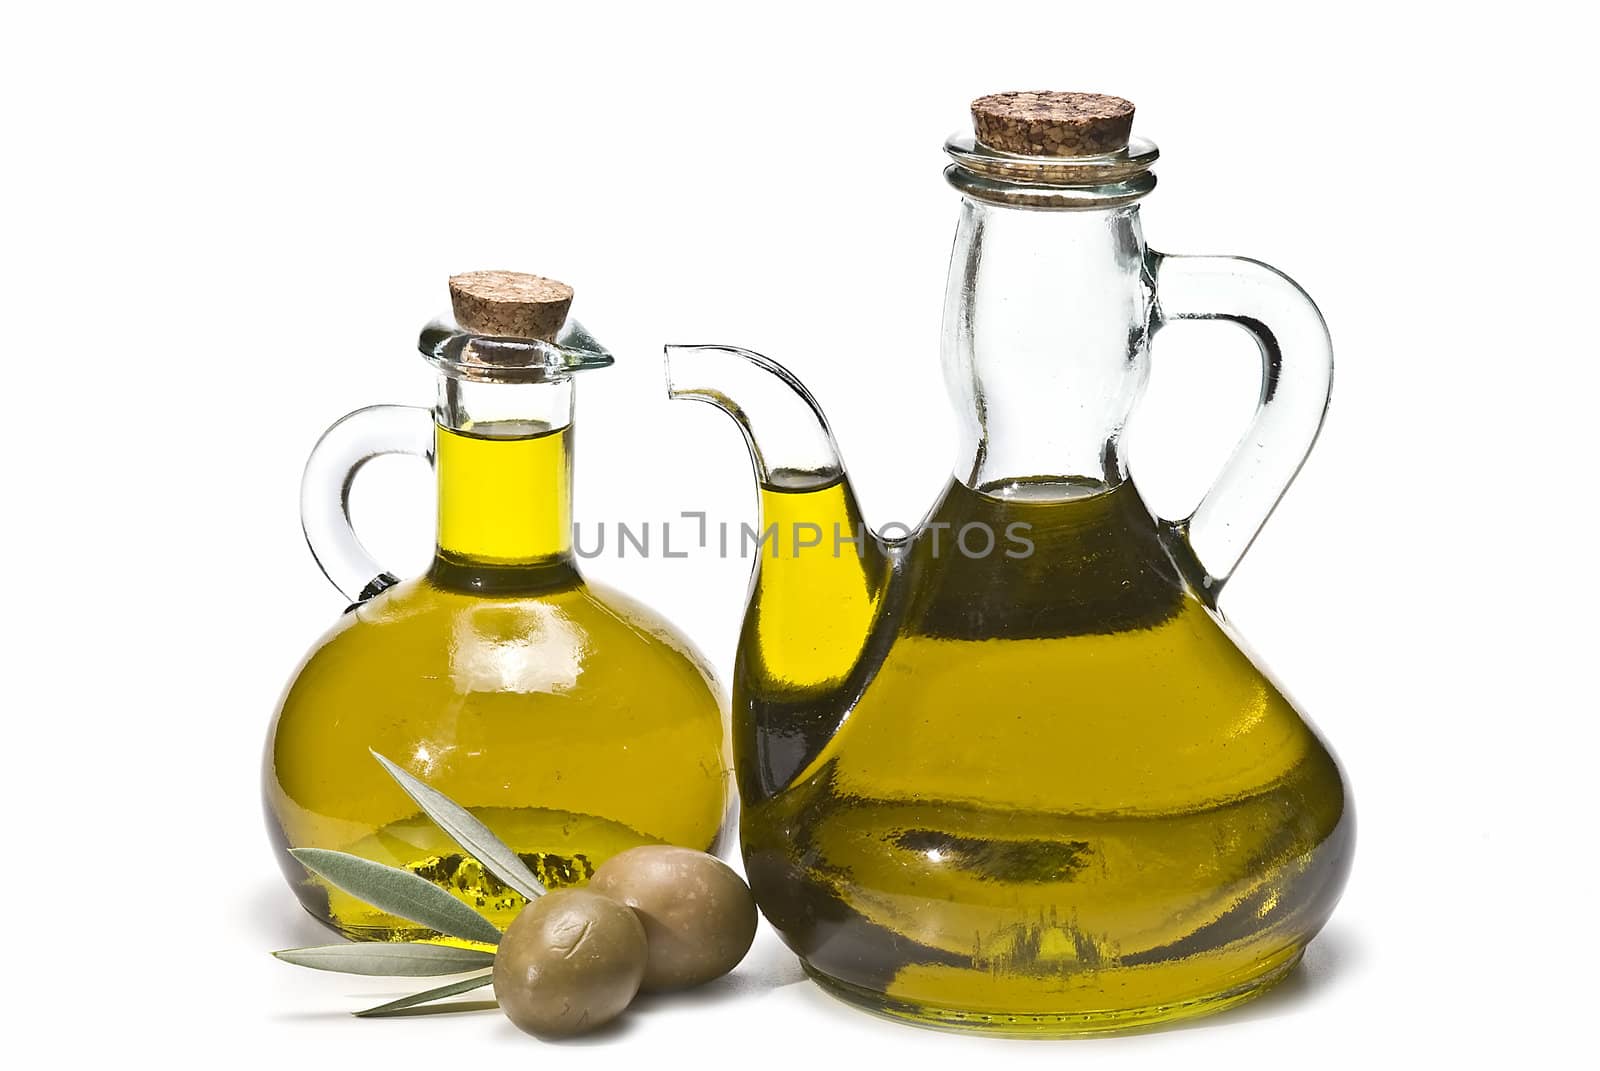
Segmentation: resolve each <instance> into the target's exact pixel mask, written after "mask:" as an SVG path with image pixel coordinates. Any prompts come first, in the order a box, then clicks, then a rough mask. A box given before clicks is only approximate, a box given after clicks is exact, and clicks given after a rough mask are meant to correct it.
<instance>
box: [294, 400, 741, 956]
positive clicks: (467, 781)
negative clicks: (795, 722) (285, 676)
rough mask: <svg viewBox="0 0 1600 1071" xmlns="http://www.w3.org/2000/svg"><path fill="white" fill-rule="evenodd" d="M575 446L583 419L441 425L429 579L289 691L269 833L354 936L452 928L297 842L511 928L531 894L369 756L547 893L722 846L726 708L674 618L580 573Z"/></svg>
mask: <svg viewBox="0 0 1600 1071" xmlns="http://www.w3.org/2000/svg"><path fill="white" fill-rule="evenodd" d="M570 447H571V429H570V427H569V426H568V427H561V428H558V429H550V428H548V427H543V426H538V425H534V424H530V423H513V422H494V423H490V424H476V425H475V424H468V425H467V426H465V427H463V428H449V427H445V426H442V425H441V426H439V427H438V428H437V429H436V441H435V454H436V467H437V471H438V479H439V520H438V550H437V554H436V557H435V561H434V563H433V566H432V567H431V568H430V570H429V571H428V573H427V574H426V575H424V576H422V577H418V578H416V579H413V580H409V581H405V582H403V583H399V584H397V585H395V586H393V587H390V588H389V589H387V590H385V591H383V592H382V593H381V594H379V595H377V596H376V597H374V598H371V599H369V600H367V601H366V602H363V603H360V604H359V605H357V606H355V607H353V608H351V610H350V611H349V612H348V613H346V614H345V615H344V616H343V617H341V618H340V620H339V621H338V623H337V624H335V626H334V627H333V629H332V630H330V631H329V632H328V633H327V635H325V636H324V637H323V638H322V640H321V641H320V642H319V643H318V644H317V646H316V647H315V648H313V650H312V651H311V653H310V655H309V656H308V657H307V659H306V661H305V663H304V664H303V665H302V667H301V669H300V671H299V672H298V674H297V675H296V677H295V679H294V681H293V682H292V683H291V685H290V687H289V689H288V691H287V692H286V694H285V695H284V697H283V700H282V703H281V705H280V708H279V712H278V717H277V720H276V723H275V726H274V730H273V735H272V737H271V742H270V744H269V748H268V752H267V756H266V771H265V774H266V776H265V793H266V803H267V807H268V812H269V815H270V816H271V821H270V823H269V824H270V826H271V829H272V832H273V835H274V839H275V841H276V843H277V846H278V848H279V849H280V862H281V864H282V865H283V868H284V872H285V874H286V875H287V876H288V877H289V879H290V882H291V883H292V884H293V885H294V887H295V889H296V891H297V893H298V894H299V896H300V898H301V901H302V903H303V904H304V905H305V906H306V908H307V909H308V910H310V911H311V913H312V914H314V915H316V916H317V917H318V918H321V919H323V920H324V921H326V922H328V923H329V924H331V925H333V926H334V927H336V928H337V929H339V930H340V931H342V932H344V933H345V934H347V935H349V936H352V937H356V938H361V939H368V940H413V939H417V938H419V937H420V938H424V939H429V938H432V937H435V936H436V935H433V934H431V933H430V932H429V931H426V930H422V929H420V928H418V927H417V926H415V925H413V924H411V923H408V922H405V921H404V920H401V919H397V918H394V917H393V916H389V915H385V914H383V913H381V912H377V911H374V910H373V909H372V908H370V907H368V906H366V905H365V904H363V903H361V902H359V901H358V900H356V899H355V898H353V897H350V896H348V895H346V894H344V893H342V892H340V891H339V890H337V889H334V888H331V887H330V886H328V885H327V884H326V883H324V882H322V881H321V879H318V878H314V877H312V876H309V875H308V874H307V873H306V872H305V871H304V869H303V868H302V867H300V866H299V864H298V863H296V862H294V860H293V859H292V858H291V857H289V856H288V855H287V853H286V852H285V851H284V849H286V848H288V847H320V848H330V849H334V850H340V851H347V852H352V853H355V854H357V855H361V856H363V857H365V858H369V859H373V860H376V861H378V862H382V863H385V864H388V865H390V866H396V867H400V868H403V869H407V870H411V871H412V872H414V873H417V874H420V875H422V876H423V877H426V878H428V879H429V880H431V881H434V882H436V883H437V884H439V885H440V886H441V887H443V888H445V889H447V890H449V891H450V892H452V893H454V894H455V895H456V896H458V897H459V898H461V899H462V900H464V901H465V902H467V903H468V904H470V905H471V906H473V907H474V908H476V909H478V910H480V911H482V912H483V913H484V914H486V915H487V916H488V917H489V918H490V919H491V920H492V921H495V922H496V923H498V924H499V925H502V926H504V925H505V924H507V923H508V922H509V921H510V919H511V918H512V917H514V916H515V914H516V913H517V911H518V910H520V908H521V906H522V903H523V901H522V899H521V897H520V896H518V895H517V894H516V893H514V892H512V891H511V890H509V889H507V888H505V887H504V886H503V885H501V884H500V883H499V882H498V881H496V880H495V879H494V878H493V877H492V876H491V875H488V874H485V873H483V872H482V870H481V868H479V867H478V865H477V864H476V863H475V862H473V861H472V860H471V859H468V858H464V857H463V856H462V854H461V853H460V850H459V849H458V848H457V847H455V845H453V844H452V843H451V842H450V841H449V839H448V838H446V837H444V835H443V834H442V833H440V832H439V831H438V830H437V829H435V828H434V827H433V825H432V823H431V822H429V821H428V820H427V819H426V818H424V817H423V816H421V815H420V814H419V813H418V812H417V808H416V805H415V804H414V803H413V802H412V801H411V800H410V799H409V798H408V797H407V796H406V795H405V794H404V793H403V792H402V791H401V790H400V789H399V787H398V786H397V785H395V784H394V783H393V782H392V781H391V780H390V779H389V777H388V775H387V774H386V773H385V772H384V771H383V769H382V768H381V767H380V766H379V765H378V763H377V762H376V761H375V760H374V759H373V757H372V755H371V754H370V752H369V749H371V751H376V752H378V753H380V754H382V755H384V756H386V757H388V758H390V759H393V760H394V761H396V762H398V763H400V764H401V765H403V766H405V767H406V768H407V769H408V770H409V771H410V772H411V773H413V774H414V775H416V776H417V777H420V778H421V779H422V780H424V781H426V782H427V783H428V784H430V785H432V786H433V787H434V788H436V789H438V790H439V791H441V792H443V793H445V794H446V795H447V796H449V797H451V798H452V799H454V800H456V801H457V802H458V803H460V804H462V805H463V806H465V807H466V808H468V810H470V811H472V812H473V813H474V814H475V815H477V817H478V818H479V819H480V820H482V821H483V822H484V823H485V824H486V825H487V826H488V827H489V828H490V829H491V830H492V831H494V833H495V834H496V835H497V836H499V837H500V838H501V839H502V840H503V841H505V842H506V843H507V844H508V845H509V846H510V847H511V848H512V849H513V850H515V851H516V852H518V853H519V854H520V855H521V856H522V857H523V859H524V860H525V861H527V862H528V863H529V865H530V867H532V869H533V870H534V872H535V873H536V874H538V875H539V877H540V878H541V879H542V880H544V881H545V882H546V884H547V885H550V886H552V887H559V886H564V885H572V884H580V883H582V882H584V881H586V880H587V878H588V877H589V875H590V874H592V873H593V871H594V868H595V867H596V866H598V865H599V864H600V863H602V862H604V861H605V860H606V859H608V858H610V857H611V856H613V855H615V854H617V853H618V852H621V851H624V850H626V849H627V848H631V847H635V846H637V845H640V844H658V843H668V844H677V845H683V846H686V847H693V848H697V849H701V850H709V849H713V848H714V847H715V846H716V844H717V841H718V837H719V833H720V831H721V829H722V826H723V822H724V819H725V817H726V814H727V810H728V799H729V787H730V786H729V784H728V781H729V773H728V758H727V743H726V729H725V722H724V715H723V709H722V705H721V702H720V700H719V698H718V696H717V694H716V692H715V689H714V684H713V683H712V681H711V678H710V674H709V671H708V669H707V668H706V666H705V665H704V664H703V662H702V661H701V659H700V658H699V656H698V655H697V654H696V653H695V652H694V651H693V650H692V649H691V648H689V647H688V645H687V644H686V643H684V642H682V641H681V640H678V639H676V638H675V636H674V634H673V633H672V632H671V630H670V628H669V626H668V625H667V624H666V623H665V622H664V621H662V620H661V619H660V618H658V617H657V616H656V615H654V614H653V613H651V612H650V611H649V610H647V609H646V608H644V607H642V606H640V605H638V604H637V603H634V602H632V601H631V600H629V599H627V598H625V597H623V596H621V595H619V594H617V593H615V592H611V591H608V590H605V589H602V588H600V587H598V586H596V585H592V584H590V583H588V582H586V581H585V580H584V579H583V578H582V576H581V575H580V574H579V573H578V571H577V569H576V567H575V564H574V562H573V559H572V555H571V512H570V471H571V453H570Z"/></svg>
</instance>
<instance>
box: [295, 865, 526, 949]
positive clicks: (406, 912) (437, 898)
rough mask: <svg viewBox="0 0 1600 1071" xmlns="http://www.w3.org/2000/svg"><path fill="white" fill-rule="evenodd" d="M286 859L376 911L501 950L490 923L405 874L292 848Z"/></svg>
mask: <svg viewBox="0 0 1600 1071" xmlns="http://www.w3.org/2000/svg"><path fill="white" fill-rule="evenodd" d="M289 854H290V855H292V856H294V857H295V858H296V859H298V860H299V861H300V862H301V864H302V865H304V866H305V868H306V869H307V870H309V871H311V872H312V873H314V874H317V875H320V876H321V877H323V878H326V879H327V880H328V881H330V882H332V883H333V884H334V885H337V886H338V887H339V888H341V889H343V890H344V891H345V892H347V893H349V894H350V895H351V896H356V897H359V898H361V899H362V900H364V901H365V902H367V903H369V904H371V905H372V906H373V907H375V908H377V909H378V910H379V911H387V912H389V913H390V914H391V915H399V916H400V917H401V918H403V919H410V920H411V921H412V922H417V923H421V924H422V925H424V926H427V927H429V928H430V929H434V930H438V931H439V932H440V933H443V934H449V935H450V936H451V937H460V938H463V939H465V940H468V941H482V942H484V943H485V944H499V943H500V931H499V930H497V929H495V928H494V925H493V923H491V922H490V921H489V920H488V919H486V918H484V917H483V916H482V915H480V914H478V913H477V912H476V911H474V910H472V908H470V907H468V906H467V905H466V904H463V903H462V902H461V901H460V900H457V899H456V898H455V897H453V896H451V895H450V894H449V893H447V892H445V891H444V890H443V889H441V888H439V886H437V885H435V884H433V883H432V882H430V881H427V880H425V879H423V878H419V877H417V875H415V874H412V873H410V872H409V871H405V870H397V869H395V868H394V867H392V866H384V865H383V864H382V863H374V862H372V861H371V860H370V859H363V858H361V857H360V856H358V855H350V854H348V853H346V852H330V851H327V850H325V849H322V848H290V849H289Z"/></svg>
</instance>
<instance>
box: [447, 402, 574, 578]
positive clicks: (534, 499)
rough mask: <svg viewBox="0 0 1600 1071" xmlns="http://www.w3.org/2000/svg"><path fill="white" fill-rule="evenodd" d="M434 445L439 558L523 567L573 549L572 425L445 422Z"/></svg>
mask: <svg viewBox="0 0 1600 1071" xmlns="http://www.w3.org/2000/svg"><path fill="white" fill-rule="evenodd" d="M434 452H435V466H436V470H437V473H438V479H439V548H438V553H439V557H440V559H442V560H443V561H446V562H451V563H455V564H467V563H472V564H483V565H494V566H521V565H539V564H545V563H549V562H552V561H555V560H559V559H566V558H569V557H570V556H571V553H572V427H571V425H568V426H566V427H563V428H558V429H555V430H551V429H549V428H548V427H547V426H544V425H536V424H531V423H528V422H512V421H496V422H489V423H481V424H475V425H472V426H470V427H467V428H460V429H452V428H446V427H444V426H443V425H440V426H438V427H437V428H436V429H435V434H434Z"/></svg>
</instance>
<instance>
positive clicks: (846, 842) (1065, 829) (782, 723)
mask: <svg viewBox="0 0 1600 1071" xmlns="http://www.w3.org/2000/svg"><path fill="white" fill-rule="evenodd" d="M763 505H764V506H765V508H766V510H767V518H768V519H773V518H781V519H782V520H783V522H784V523H789V524H792V523H794V522H795V521H796V520H800V521H803V522H805V523H808V524H815V525H818V526H820V527H822V528H823V529H825V530H828V531H831V530H832V526H833V525H835V524H840V525H842V526H843V527H844V530H845V531H847V532H848V531H851V530H852V529H859V528H860V524H861V522H860V518H859V515H858V513H857V511H856V509H855V506H854V503H853V499H852V498H851V497H850V494H849V489H848V486H847V485H845V484H843V483H836V484H833V485H831V486H828V487H824V488H817V489H811V490H806V491H785V490H782V489H767V490H766V491H764V493H763ZM974 525H979V526H982V528H979V527H971V526H974ZM983 528H987V529H988V530H989V531H991V532H992V533H993V545H992V548H991V549H990V550H989V552H988V553H976V552H977V551H981V550H982V549H984V548H985V547H986V546H989V542H990V541H989V538H988V537H986V536H984V535H983ZM963 530H966V531H968V533H969V537H970V538H969V539H968V540H967V541H966V544H965V548H966V549H965V550H964V549H963V546H962V544H961V543H959V542H958V535H959V533H961V532H962V531H963ZM967 551H973V552H974V553H972V554H969V553H967ZM811 553H812V557H813V560H812V561H810V562H809V563H806V564H805V565H804V567H803V568H801V567H791V568H788V569H787V572H786V570H785V566H790V565H791V563H782V565H778V566H776V567H774V563H770V562H769V563H765V564H766V565H767V566H768V568H764V569H763V570H762V572H761V574H760V575H759V577H758V580H757V583H756V587H755V591H754V593H753V599H754V600H755V601H756V603H757V604H758V606H757V609H759V608H760V606H759V604H760V603H761V602H762V600H785V596H784V592H785V590H786V589H787V588H788V587H790V586H793V585H810V586H813V587H814V588H825V589H828V590H836V591H842V592H845V593H847V594H848V598H846V599H844V600H843V601H842V602H840V601H837V600H825V599H822V598H820V597H816V596H815V595H814V594H813V595H812V596H811V597H809V598H803V599H802V598H794V599H792V600H785V601H783V602H782V605H783V610H784V612H783V615H782V618H781V627H770V628H769V627H768V626H767V621H766V620H765V614H763V613H758V612H752V614H751V616H750V618H749V619H748V620H749V621H750V622H751V624H748V625H747V629H746V633H745V635H744V637H743V640H742V643H743V649H742V651H741V658H740V664H741V669H740V673H739V676H738V678H737V679H736V681H735V719H736V725H735V746H736V751H737V757H738V760H739V763H738V764H739V768H740V778H741V790H742V793H743V797H744V805H745V806H744V814H743V841H744V852H745V860H746V868H747V871H748V873H749V876H750V879H751V883H752V886H753V888H754V890H755V892H756V894H757V898H758V900H759V902H760V903H761V905H762V908H763V910H764V911H765V913H766V914H767V915H768V917H769V918H770V919H771V921H772V922H773V923H774V925H776V927H777V928H778V929H779V931H780V932H782V933H783V934H784V936H785V938H786V940H787V941H788V942H789V943H790V944H791V945H792V946H793V947H794V948H795V950H796V951H797V952H798V953H799V954H800V955H801V956H802V958H803V959H804V961H805V963H806V966H807V968H808V970H810V971H811V973H812V974H813V975H815V976H816V977H818V979H819V980H821V981H822V982H824V984H826V985H828V986H830V987H831V988H833V989H834V990H835V991H837V992H839V993H841V994H842V995H844V996H846V997H847V998H849V999H852V1000H855V1001H857V1002H860V1003H863V1004H866V1005H868V1006H870V1007H873V1008H875V1009H876V1010H879V1011H884V1012H887V1013H889V1014H893V1015H900V1016H906V1017H910V1018H915V1019H920V1020H926V1021H935V1022H940V1023H944V1024H947V1025H960V1026H968V1027H977V1028H980V1029H991V1030H998V1031H1002V1032H1016V1033H1051V1032H1076V1031H1084V1030H1094V1029H1114V1028H1120V1027H1125V1026H1129V1025H1136V1024H1140V1023H1148V1022H1154V1021H1160V1020H1163V1019H1170V1018H1178V1017H1183V1016H1186V1015H1190V1014H1198V1013H1199V1012H1201V1011H1209V1010H1214V1009H1215V1008H1217V1007H1219V1006H1222V1005H1225V1004H1227V1003H1231V1002H1233V1001H1236V1000H1242V999H1244V998H1245V997H1247V996H1249V995H1251V994H1252V993H1253V992H1255V991H1257V990H1259V988H1260V987H1261V986H1263V985H1266V984H1270V983H1271V982H1272V981H1275V980H1276V979H1277V978H1279V977H1281V976H1282V975H1283V974H1284V973H1285V972H1286V971H1287V970H1288V969H1289V967H1291V966H1292V965H1293V964H1294V962H1296V961H1297V960H1298V958H1299V955H1300V953H1301V951H1302V950H1303V948H1304V945H1305V943H1306V942H1307V941H1308V940H1309V939H1310V938H1311V936H1313V935H1314V934H1315V933H1316V932H1317V930H1318V929H1319V928H1320V927H1321V925H1322V923H1323V922H1324V921H1325V919H1326V917H1327V915H1328V913H1329V912H1330V911H1331V910H1332V906H1333V903H1334V901H1335V899H1336V898H1337V896H1338V892H1339V890H1340V888H1341V886H1342V884H1343V879H1344V875H1345V872H1346V870H1347V868H1348V865H1349V857H1350V850H1351V839H1352V819H1351V816H1350V814H1349V813H1348V810H1347V807H1346V801H1345V789H1344V784H1343V781H1342V777H1341V774H1340V772H1339V769H1338V767H1337V766H1336V764H1335V763H1334V760H1333V759H1332V757H1331V756H1330V755H1329V753H1328V751H1327V750H1326V749H1325V748H1324V746H1323V745H1322V743H1321V741H1320V740H1319V739H1318V738H1317V736H1316V735H1315V733H1314V732H1313V731H1312V730H1311V729H1310V728H1309V727H1308V726H1307V725H1306V723H1305V722H1304V721H1303V720H1302V719H1301V717H1300V715H1299V714H1298V713H1297V712H1296V711H1295V709H1294V708H1293V707H1292V706H1291V705H1290V703H1289V702H1288V700H1286V699H1285V698H1284V696H1283V695H1282V693H1281V692H1280V691H1279V689H1278V688H1277V686H1276V685H1275V684H1274V683H1273V682H1272V681H1271V679H1270V678H1268V677H1267V676H1266V675H1265V674H1263V673H1262V672H1261V671H1260V670H1258V669H1257V668H1256V667H1255V665H1253V664H1252V663H1251V661H1250V660H1249V658H1248V657H1247V656H1246V655H1245V654H1244V653H1242V652H1241V650H1240V649H1239V647H1238V646H1237V644H1236V642H1235V640H1234V639H1233V638H1232V637H1231V635H1230V634H1229V633H1228V632H1227V631H1226V627H1225V625H1224V624H1223V623H1222V621H1221V619H1220V618H1219V617H1218V616H1217V615H1216V613H1215V612H1214V610H1213V609H1212V608H1211V607H1209V606H1208V605H1207V604H1206V603H1205V602H1204V601H1203V600H1202V599H1201V598H1200V597H1199V596H1198V595H1197V594H1196V593H1195V591H1194V590H1193V589H1192V588H1190V587H1189V586H1188V584H1186V582H1185V581H1184V579H1183V577H1182V576H1181V575H1180V572H1179V570H1178V569H1177V568H1176V567H1175V566H1174V564H1173V557H1172V556H1170V555H1169V552H1168V550H1167V547H1166V546H1165V545H1164V541H1163V540H1162V539H1161V538H1160V535H1159V531H1158V529H1157V528H1156V526H1155V524H1154V523H1153V522H1152V520H1151V517H1150V514H1149V512H1148V511H1147V510H1146V508H1145V506H1144V505H1143V503H1142V502H1141V501H1140V499H1139V497H1138V494H1137V492H1136V491H1135V490H1134V488H1133V485H1132V484H1131V483H1123V484H1121V485H1119V486H1117V487H1116V488H1113V489H1106V488H1103V487H1066V486H1062V485H1054V486H1052V485H1050V484H1047V483H1039V484H1016V485H1012V486H1009V487H1007V488H1004V489H996V490H995V492H994V493H987V494H986V493H981V492H979V491H975V490H972V489H969V488H967V487H966V486H964V485H962V484H961V483H959V482H953V483H952V484H951V486H950V487H949V489H948V490H947V491H946V493H945V495H944V497H943V499H942V501H941V503H940V505H939V506H937V507H936V508H935V510H934V512H933V515H932V516H931V517H930V518H929V521H928V523H925V524H924V526H923V528H922V530H921V531H920V532H919V534H918V535H917V537H916V538H915V539H913V540H911V541H910V542H908V543H906V544H904V545H901V546H898V547H891V548H890V550H889V552H888V556H887V557H888V559H889V560H888V561H887V563H884V564H883V565H882V566H881V567H880V565H879V564H878V561H877V559H876V558H875V557H874V554H875V553H876V551H870V552H869V553H868V554H867V555H865V556H864V557H861V558H858V557H856V556H855V555H852V554H846V555H844V556H839V557H835V556H833V555H832V554H831V547H827V548H823V549H822V551H821V552H817V551H812V552H811ZM858 590H859V591H863V592H865V593H866V594H865V595H860V596H858V595H857V594H856V593H857V591H858ZM841 605H842V606H843V607H844V608H845V610H844V612H845V614H846V616H848V617H849V620H848V621H841V620H840V619H839V616H838V615H839V613H840V610H839V607H840V606H841ZM841 633H842V634H843V635H844V636H848V637H851V638H852V639H853V643H854V646H853V647H852V649H851V650H850V652H849V654H848V655H846V654H845V653H844V652H843V651H842V649H841V647H840V643H841V640H840V634H841ZM863 637H865V638H864V639H863Z"/></svg>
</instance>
